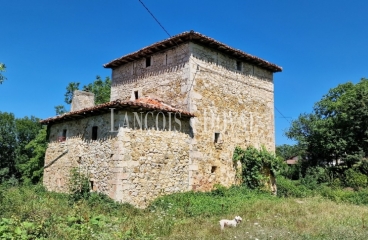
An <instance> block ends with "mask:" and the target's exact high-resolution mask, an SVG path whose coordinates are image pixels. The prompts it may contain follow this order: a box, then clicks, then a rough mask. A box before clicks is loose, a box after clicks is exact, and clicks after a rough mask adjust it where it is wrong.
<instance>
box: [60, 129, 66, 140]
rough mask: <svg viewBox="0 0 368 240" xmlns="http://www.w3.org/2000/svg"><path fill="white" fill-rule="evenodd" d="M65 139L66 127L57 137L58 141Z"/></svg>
mask: <svg viewBox="0 0 368 240" xmlns="http://www.w3.org/2000/svg"><path fill="white" fill-rule="evenodd" d="M65 141H66V129H63V133H62V135H61V136H60V137H59V142H65Z"/></svg>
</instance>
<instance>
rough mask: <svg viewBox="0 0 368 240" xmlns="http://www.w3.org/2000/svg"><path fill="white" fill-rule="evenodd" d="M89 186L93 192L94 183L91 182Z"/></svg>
mask: <svg viewBox="0 0 368 240" xmlns="http://www.w3.org/2000/svg"><path fill="white" fill-rule="evenodd" d="M89 186H90V189H91V190H92V191H93V190H94V189H93V187H94V186H93V181H89Z"/></svg>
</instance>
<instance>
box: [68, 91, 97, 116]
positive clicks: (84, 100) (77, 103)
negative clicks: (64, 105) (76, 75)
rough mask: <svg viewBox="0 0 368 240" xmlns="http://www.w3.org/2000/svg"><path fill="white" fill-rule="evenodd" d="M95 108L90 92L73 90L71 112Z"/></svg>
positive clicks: (93, 97)
mask: <svg viewBox="0 0 368 240" xmlns="http://www.w3.org/2000/svg"><path fill="white" fill-rule="evenodd" d="M94 106H95V95H94V94H93V93H91V92H85V91H79V90H75V91H74V93H73V99H72V107H71V109H70V111H71V112H74V111H79V110H82V109H84V108H90V107H94Z"/></svg>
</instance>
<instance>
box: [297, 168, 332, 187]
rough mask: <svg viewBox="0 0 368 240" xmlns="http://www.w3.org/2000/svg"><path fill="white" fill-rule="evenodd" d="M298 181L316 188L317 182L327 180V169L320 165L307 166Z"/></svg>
mask: <svg viewBox="0 0 368 240" xmlns="http://www.w3.org/2000/svg"><path fill="white" fill-rule="evenodd" d="M300 182H301V183H302V184H303V185H304V186H306V187H307V188H309V189H316V188H318V185H319V184H321V183H325V182H328V174H327V171H326V169H325V168H322V167H309V168H308V169H307V171H306V174H305V176H304V178H302V179H301V181H300Z"/></svg>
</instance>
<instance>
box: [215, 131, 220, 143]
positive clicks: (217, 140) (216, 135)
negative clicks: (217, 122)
mask: <svg viewBox="0 0 368 240" xmlns="http://www.w3.org/2000/svg"><path fill="white" fill-rule="evenodd" d="M219 140H220V133H219V132H216V133H215V143H218V142H219Z"/></svg>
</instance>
